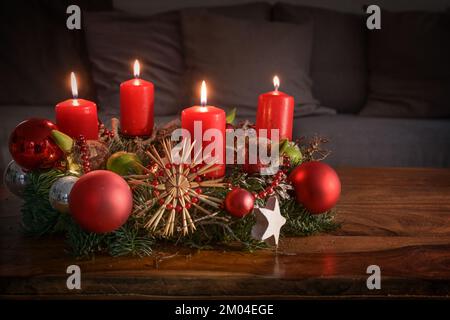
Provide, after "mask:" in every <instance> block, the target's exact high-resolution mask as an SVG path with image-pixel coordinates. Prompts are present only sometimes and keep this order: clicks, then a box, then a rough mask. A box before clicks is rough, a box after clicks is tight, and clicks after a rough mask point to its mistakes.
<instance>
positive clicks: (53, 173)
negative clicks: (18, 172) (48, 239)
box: [21, 170, 64, 236]
mask: <svg viewBox="0 0 450 320" xmlns="http://www.w3.org/2000/svg"><path fill="white" fill-rule="evenodd" d="M63 176H64V173H63V172H61V171H58V170H50V171H47V172H32V173H31V174H30V183H29V184H28V185H27V186H26V188H25V190H24V195H23V199H24V203H23V205H22V208H21V212H22V226H23V229H24V231H25V232H26V233H27V234H30V235H35V236H41V235H43V234H48V233H53V232H54V231H55V227H56V226H57V225H58V221H59V219H60V214H59V212H57V211H56V210H54V209H53V208H52V207H51V205H50V202H49V200H48V194H49V191H50V187H51V186H52V184H53V182H55V181H56V180H57V179H59V178H60V177H63Z"/></svg>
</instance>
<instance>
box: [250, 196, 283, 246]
mask: <svg viewBox="0 0 450 320" xmlns="http://www.w3.org/2000/svg"><path fill="white" fill-rule="evenodd" d="M254 213H255V216H256V223H255V225H254V226H253V228H252V237H253V238H254V239H256V240H260V241H267V240H269V238H271V237H272V236H273V240H274V241H275V245H276V246H278V239H279V237H280V230H281V227H282V226H283V225H284V224H285V223H286V218H284V217H283V216H282V215H281V212H280V204H279V203H278V198H277V197H270V198H269V199H268V200H267V203H266V206H265V207H264V208H258V207H255V209H254Z"/></svg>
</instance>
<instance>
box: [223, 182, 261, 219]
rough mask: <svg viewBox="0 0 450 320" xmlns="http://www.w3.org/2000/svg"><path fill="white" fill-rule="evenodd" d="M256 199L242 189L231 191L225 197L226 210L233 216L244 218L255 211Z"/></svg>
mask: <svg viewBox="0 0 450 320" xmlns="http://www.w3.org/2000/svg"><path fill="white" fill-rule="evenodd" d="M254 204H255V198H254V197H253V195H252V194H251V193H250V192H249V191H247V190H245V189H241V188H236V189H233V190H231V191H230V192H229V193H228V194H227V196H226V197H225V209H226V210H227V211H228V213H230V214H231V215H232V216H235V217H238V218H242V217H243V216H245V215H247V214H249V213H250V212H251V211H252V210H253V206H254Z"/></svg>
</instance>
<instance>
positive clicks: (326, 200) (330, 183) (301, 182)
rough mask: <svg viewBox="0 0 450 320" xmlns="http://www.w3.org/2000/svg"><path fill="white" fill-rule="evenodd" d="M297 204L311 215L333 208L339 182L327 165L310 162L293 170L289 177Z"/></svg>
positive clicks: (339, 188)
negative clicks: (301, 205)
mask: <svg viewBox="0 0 450 320" xmlns="http://www.w3.org/2000/svg"><path fill="white" fill-rule="evenodd" d="M289 180H290V181H291V183H292V185H293V186H294V191H295V196H296V200H297V202H299V203H301V204H303V206H304V207H305V208H306V209H308V211H310V212H311V213H313V214H319V213H323V212H325V211H328V210H330V209H331V208H333V207H334V206H335V205H336V203H337V201H338V200H339V196H340V194H341V181H340V180H339V177H338V175H337V173H336V171H334V170H333V168H331V167H330V166H329V165H327V164H325V163H322V162H318V161H311V162H305V163H302V164H301V165H299V166H298V167H297V168H295V169H294V170H293V171H292V172H291V174H290V175H289Z"/></svg>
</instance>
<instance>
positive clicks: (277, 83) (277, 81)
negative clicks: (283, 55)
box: [273, 76, 280, 91]
mask: <svg viewBox="0 0 450 320" xmlns="http://www.w3.org/2000/svg"><path fill="white" fill-rule="evenodd" d="M273 86H274V88H275V91H278V88H279V87H280V78H278V76H275V77H273Z"/></svg>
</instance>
